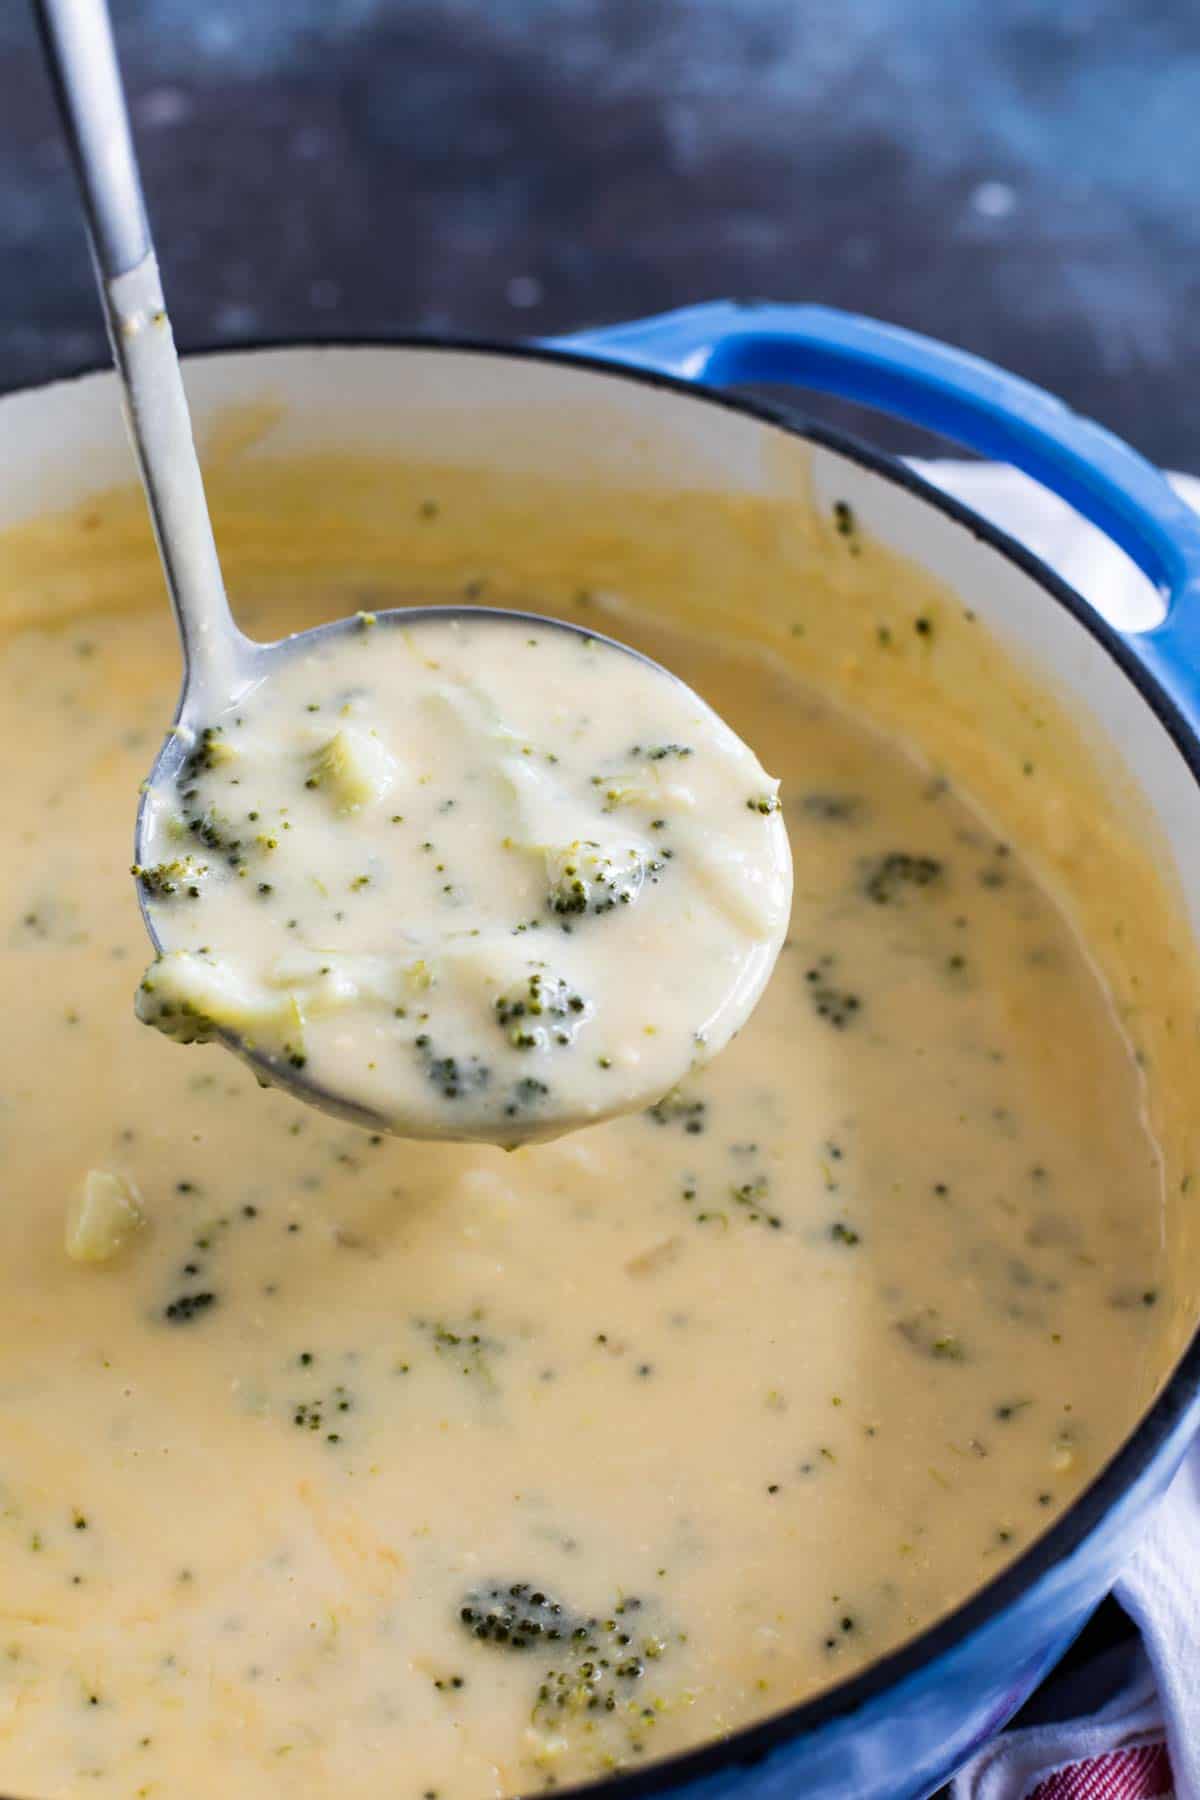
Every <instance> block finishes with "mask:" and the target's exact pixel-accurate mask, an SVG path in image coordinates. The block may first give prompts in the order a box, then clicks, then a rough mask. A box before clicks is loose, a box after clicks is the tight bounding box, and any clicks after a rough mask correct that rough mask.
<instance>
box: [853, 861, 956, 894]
mask: <svg viewBox="0 0 1200 1800" xmlns="http://www.w3.org/2000/svg"><path fill="white" fill-rule="evenodd" d="M942 874H943V865H942V864H941V863H940V862H939V861H938V860H937V858H936V857H933V856H910V855H909V854H908V852H907V851H904V850H890V851H889V852H888V854H887V855H886V856H880V857H878V858H876V860H875V861H874V862H872V863H870V864H869V865H868V866H867V869H866V872H865V874H864V877H863V892H864V893H865V894H866V896H867V899H868V900H873V901H874V903H875V905H876V906H891V905H892V904H893V903H894V902H895V901H897V900H899V899H900V898H901V896H902V894H903V892H904V889H905V888H927V887H931V886H932V885H933V884H934V883H935V882H937V881H940V880H941V877H942Z"/></svg>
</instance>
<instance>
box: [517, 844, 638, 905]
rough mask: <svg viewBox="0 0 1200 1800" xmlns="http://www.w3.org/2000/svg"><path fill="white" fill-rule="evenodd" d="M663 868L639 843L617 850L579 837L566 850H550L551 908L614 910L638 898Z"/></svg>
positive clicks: (548, 871)
mask: <svg viewBox="0 0 1200 1800" xmlns="http://www.w3.org/2000/svg"><path fill="white" fill-rule="evenodd" d="M662 868H663V864H662V862H661V860H660V859H659V858H657V857H648V856H647V855H646V854H645V852H644V851H642V850H640V849H638V848H637V847H635V846H632V845H631V846H629V847H628V848H626V849H616V848H615V847H606V846H604V845H601V844H598V843H595V842H594V841H593V840H591V839H579V840H577V841H576V842H575V843H573V844H570V845H568V847H567V848H566V849H565V850H552V851H549V852H548V853H547V856H546V872H547V875H548V877H549V895H548V905H549V908H550V911H551V912H552V913H558V914H560V915H565V914H583V913H608V912H613V911H614V910H615V909H616V908H617V907H618V906H628V905H630V904H631V903H632V902H633V901H634V900H636V899H637V897H638V895H639V894H640V892H641V890H642V885H643V883H644V882H645V881H646V880H647V879H649V880H652V881H653V880H656V879H657V878H658V876H659V874H660V873H661V871H662Z"/></svg>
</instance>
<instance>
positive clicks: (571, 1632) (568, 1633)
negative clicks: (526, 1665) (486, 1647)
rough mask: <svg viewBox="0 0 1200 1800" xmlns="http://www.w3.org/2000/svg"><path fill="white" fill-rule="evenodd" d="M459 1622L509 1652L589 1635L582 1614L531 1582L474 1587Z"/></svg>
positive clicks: (474, 1633) (489, 1642)
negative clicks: (581, 1632) (573, 1610)
mask: <svg viewBox="0 0 1200 1800" xmlns="http://www.w3.org/2000/svg"><path fill="white" fill-rule="evenodd" d="M458 1619H459V1624H460V1625H462V1626H463V1627H464V1628H465V1629H466V1630H467V1631H468V1632H469V1633H470V1635H471V1636H472V1637H474V1638H478V1639H479V1641H480V1642H481V1643H484V1644H500V1645H503V1646H504V1647H505V1648H506V1649H508V1650H528V1649H530V1648H531V1647H532V1646H533V1645H535V1644H537V1643H539V1642H543V1643H546V1644H557V1643H566V1642H569V1641H571V1640H572V1639H573V1638H574V1637H575V1634H576V1632H577V1631H580V1630H582V1631H583V1632H584V1635H585V1636H586V1632H587V1621H586V1620H585V1619H584V1618H583V1617H582V1616H581V1615H580V1614H578V1613H574V1612H572V1611H571V1610H570V1609H569V1608H568V1607H565V1606H563V1604H562V1602H561V1601H559V1600H555V1599H554V1598H553V1597H552V1596H551V1595H550V1594H548V1593H546V1591H545V1590H544V1589H543V1588H539V1587H537V1586H535V1584H534V1583H533V1582H530V1581H514V1582H510V1583H509V1584H508V1586H504V1585H502V1584H501V1583H499V1582H491V1583H489V1584H488V1586H486V1587H482V1588H473V1589H472V1590H471V1591H470V1593H468V1594H464V1596H463V1602H462V1605H461V1606H460V1607H459V1610H458ZM593 1623H594V1621H593Z"/></svg>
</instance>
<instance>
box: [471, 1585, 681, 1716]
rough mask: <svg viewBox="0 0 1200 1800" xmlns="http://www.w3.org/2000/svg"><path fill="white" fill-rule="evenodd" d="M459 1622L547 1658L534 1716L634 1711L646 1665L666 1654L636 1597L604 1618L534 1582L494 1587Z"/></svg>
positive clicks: (478, 1592)
mask: <svg viewBox="0 0 1200 1800" xmlns="http://www.w3.org/2000/svg"><path fill="white" fill-rule="evenodd" d="M458 1619H459V1623H460V1625H461V1626H462V1628H463V1630H464V1631H466V1632H467V1633H468V1634H469V1635H470V1636H471V1637H473V1638H476V1639H478V1641H479V1642H480V1643H483V1644H488V1645H493V1646H495V1647H497V1648H499V1649H501V1650H506V1651H517V1652H522V1653H526V1654H528V1653H530V1652H533V1653H534V1654H537V1653H540V1654H541V1656H542V1657H548V1658H549V1666H548V1667H544V1668H543V1669H542V1672H541V1675H540V1678H539V1681H538V1686H537V1692H536V1699H535V1703H534V1708H533V1711H534V1716H535V1718H536V1717H538V1716H539V1715H542V1716H548V1717H553V1716H555V1715H558V1714H562V1713H568V1712H570V1713H575V1712H591V1713H594V1712H609V1713H611V1712H615V1711H616V1710H617V1708H618V1707H625V1706H628V1705H630V1704H631V1703H633V1702H634V1701H635V1700H637V1699H638V1684H639V1683H640V1682H641V1681H642V1679H643V1677H644V1676H645V1674H646V1671H647V1665H648V1664H649V1663H653V1662H657V1661H658V1660H659V1659H660V1658H661V1657H662V1656H663V1654H664V1653H665V1651H666V1648H667V1646H666V1642H665V1640H664V1639H663V1638H662V1637H660V1636H658V1635H657V1634H656V1633H654V1632H653V1631H648V1630H647V1629H646V1625H647V1619H646V1616H645V1611H644V1608H643V1603H642V1601H641V1600H640V1599H638V1598H637V1597H636V1596H634V1595H626V1596H625V1597H624V1598H623V1599H622V1600H620V1601H618V1602H617V1604H616V1605H615V1606H614V1607H613V1608H612V1610H611V1612H610V1613H609V1614H608V1615H607V1616H606V1617H603V1618H599V1617H592V1616H589V1615H587V1614H584V1613H580V1612H577V1611H576V1610H575V1609H574V1608H573V1607H570V1606H567V1605H565V1604H564V1603H563V1602H562V1601H560V1600H557V1599H555V1598H554V1597H553V1596H552V1595H551V1594H550V1593H548V1592H547V1590H546V1589H545V1588H541V1587H537V1586H535V1585H534V1583H532V1582H528V1581H514V1582H511V1583H509V1584H502V1583H499V1582H493V1583H490V1584H489V1585H488V1586H486V1587H483V1588H476V1589H472V1591H471V1592H470V1593H468V1594H465V1595H464V1596H463V1601H462V1604H461V1606H460V1607H459V1612H458ZM638 1703H639V1704H641V1702H640V1701H639V1702H638Z"/></svg>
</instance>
